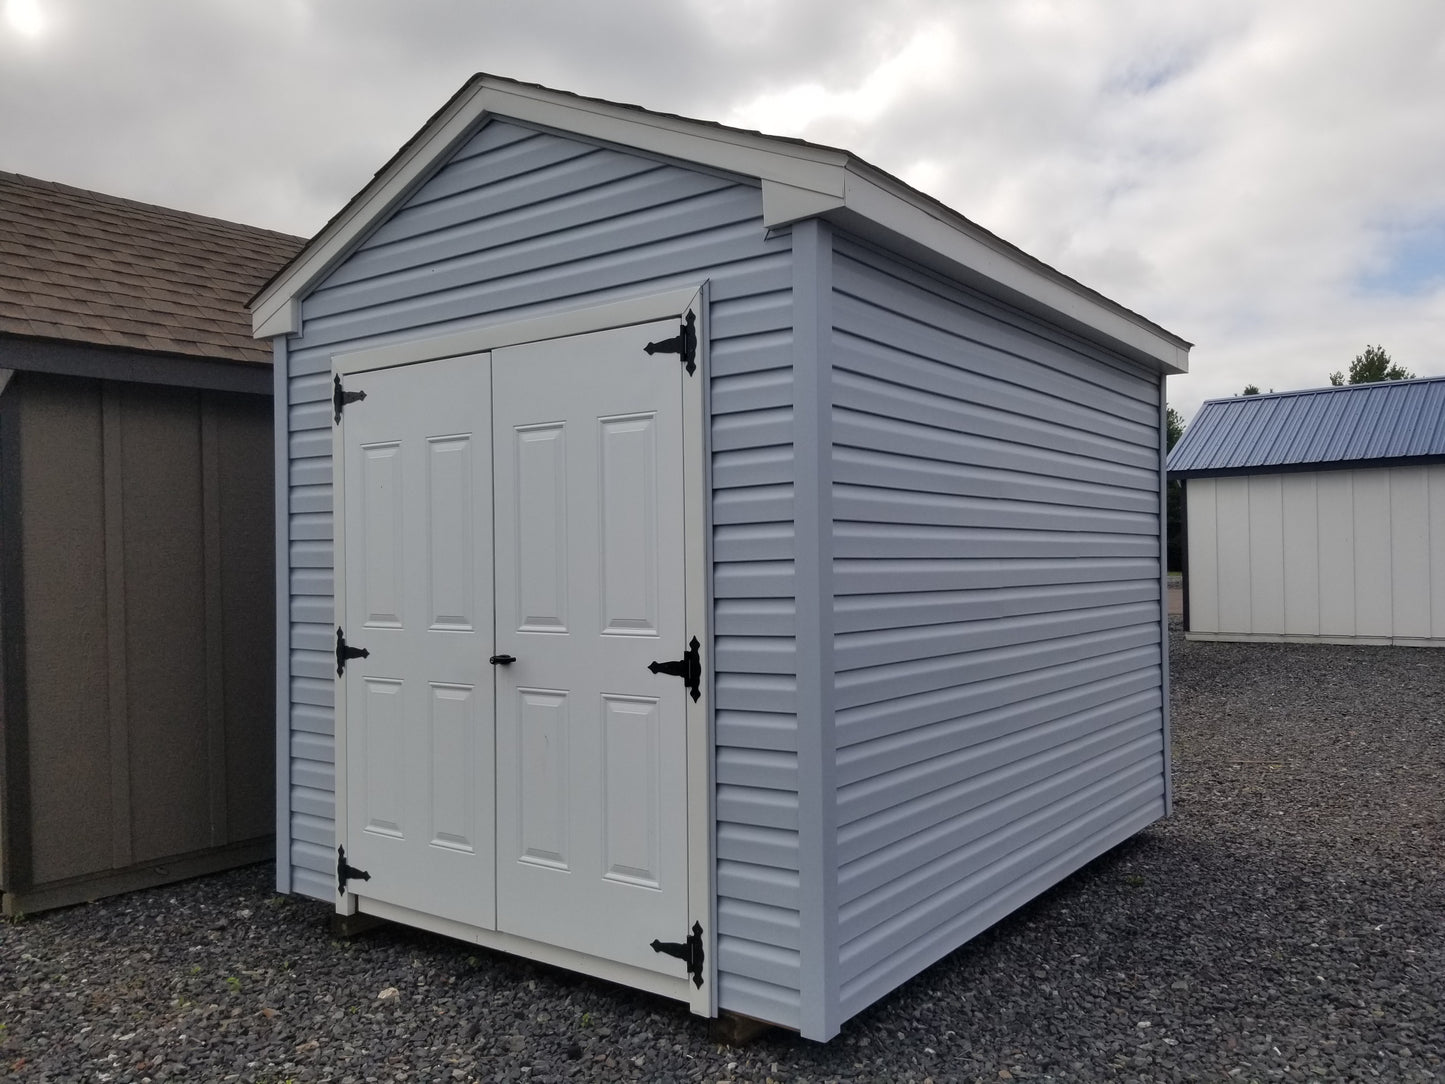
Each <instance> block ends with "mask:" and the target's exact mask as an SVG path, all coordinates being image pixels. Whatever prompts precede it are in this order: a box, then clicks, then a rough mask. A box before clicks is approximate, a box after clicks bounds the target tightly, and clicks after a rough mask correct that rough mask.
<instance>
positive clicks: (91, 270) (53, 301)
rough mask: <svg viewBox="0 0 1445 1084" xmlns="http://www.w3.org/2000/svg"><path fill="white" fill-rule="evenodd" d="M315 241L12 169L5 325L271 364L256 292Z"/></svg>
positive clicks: (7, 182) (1, 176) (6, 202)
mask: <svg viewBox="0 0 1445 1084" xmlns="http://www.w3.org/2000/svg"><path fill="white" fill-rule="evenodd" d="M305 243H306V242H305V238H302V237H291V236H289V235H287V234H284V233H275V232H273V231H272V230H262V229H257V228H255V227H254V226H242V225H239V224H237V223H234V222H223V221H221V220H220V219H217V218H205V217H202V216H201V215H193V214H188V213H186V212H185V211H172V210H169V209H168V208H165V207H153V206H151V205H150V204H146V203H136V202H134V201H133V200H128V199H120V198H119V197H116V196H106V195H102V194H100V193H98V192H87V191H85V190H84V189H80V188H71V187H69V186H68V185H63V184H56V183H54V182H53V181H39V180H35V179H34V178H32V177H22V176H20V175H19V174H15V173H4V172H0V333H9V334H14V335H25V336H29V337H32V338H44V339H63V340H65V341H67V342H81V343H91V344H94V345H99V346H119V347H129V348H132V349H136V350H145V351H154V352H159V353H166V354H184V355H189V356H193V357H204V358H219V359H224V360H230V361H251V362H269V361H270V360H271V345H270V344H269V343H266V342H258V341H256V340H255V339H253V338H251V316H250V313H248V312H247V311H246V300H247V299H248V298H249V297H250V296H251V295H252V294H253V293H255V292H256V289H257V288H258V287H259V286H260V285H261V284H262V283H263V282H265V281H266V280H267V279H269V278H270V277H271V276H272V275H274V274H275V273H276V272H277V271H278V270H279V269H280V268H281V267H283V266H284V265H285V264H286V263H287V262H288V261H289V260H290V259H291V258H292V257H293V256H295V255H296V253H297V252H299V251H300V250H301V247H302V245H304V244H305Z"/></svg>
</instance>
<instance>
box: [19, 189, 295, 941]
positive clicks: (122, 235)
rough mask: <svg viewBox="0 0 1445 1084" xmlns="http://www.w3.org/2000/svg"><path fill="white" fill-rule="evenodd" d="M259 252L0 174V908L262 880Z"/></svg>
mask: <svg viewBox="0 0 1445 1084" xmlns="http://www.w3.org/2000/svg"><path fill="white" fill-rule="evenodd" d="M300 244H301V241H300V239H298V238H293V237H288V236H285V235H283V234H278V233H273V232H270V231H267V230H259V229H254V228H251V227H247V226H240V225H235V224H233V223H229V222H221V221H218V220H215V219H210V218H203V217H200V216H198V215H191V214H185V213H182V212H179V211H172V210H167V209H165V208H161V207H153V206H148V205H145V204H141V203H135V202H132V201H129V200H123V199H117V198H115V197H111V196H105V195H99V194H96V193H93V192H86V191H82V190H79V189H75V188H69V187H66V186H64V185H58V184H53V183H49V182H45V181H37V180H33V179H31V178H27V177H21V176H17V175H15V174H9V173H0V690H3V695H0V907H3V910H4V913H6V914H14V913H16V912H20V911H35V910H40V909H42V908H47V907H55V906H62V905H65V904H69V903H75V902H79V901H82V900H86V899H92V898H95V897H97V896H102V895H106V894H109V893H114V892H119V891H124V890H127V889H131V888H137V887H142V886H145V885H152V884H159V883H162V882H165V881H169V880H176V879H179V878H182V877H186V876H192V875H195V874H198V873H203V872H209V871H212V870H216V869H221V868H225V867H227V866H232V865H238V864H241V863H244V862H250V861H258V860H262V859H265V858H269V857H271V854H272V850H271V848H272V837H273V833H274V823H273V815H274V808H275V806H274V800H273V792H274V770H273V765H274V758H275V751H274V726H273V715H272V706H273V699H274V688H273V678H272V673H273V651H274V643H275V621H274V610H275V607H274V598H275V592H274V588H273V582H272V575H273V568H274V541H273V538H274V536H273V533H272V523H273V498H272V480H273V476H274V465H273V456H272V443H271V434H272V431H273V428H272V397H271V390H272V386H271V357H270V350H269V347H268V346H266V345H264V344H260V343H257V342H255V341H254V340H253V339H252V338H251V337H250V323H249V317H248V314H247V312H246V307H245V303H246V299H247V298H248V297H249V296H250V295H251V294H252V293H253V292H254V291H255V289H256V288H257V287H258V286H259V285H260V284H261V283H263V282H264V281H266V279H267V278H269V277H270V276H271V275H272V274H273V273H274V272H275V271H276V270H277V269H278V268H279V267H281V266H282V265H283V264H285V263H286V262H287V261H288V260H289V259H290V258H291V257H292V256H293V255H294V254H295V253H296V251H297V249H298V248H299V246H300Z"/></svg>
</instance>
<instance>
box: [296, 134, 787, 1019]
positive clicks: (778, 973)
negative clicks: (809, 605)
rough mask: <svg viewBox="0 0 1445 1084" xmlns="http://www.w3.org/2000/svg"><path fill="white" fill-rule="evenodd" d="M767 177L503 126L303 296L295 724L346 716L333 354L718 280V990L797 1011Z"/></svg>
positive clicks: (321, 832)
mask: <svg viewBox="0 0 1445 1084" xmlns="http://www.w3.org/2000/svg"><path fill="white" fill-rule="evenodd" d="M761 214H762V201H761V193H760V191H759V189H757V188H755V187H751V186H748V185H745V184H740V183H736V182H732V181H729V180H727V179H724V178H719V177H716V176H713V175H709V174H703V173H697V172H692V171H688V170H685V169H682V168H679V167H676V166H672V165H667V164H663V163H659V162H655V161H651V160H647V159H644V158H641V157H638V156H634V155H628V154H624V153H621V152H618V151H615V150H612V149H607V148H600V147H595V146H591V145H587V144H584V143H581V142H578V141H575V140H571V139H566V138H563V137H561V136H557V135H554V134H550V133H539V132H536V131H532V130H529V129H526V128H524V127H521V126H518V125H513V124H509V123H503V122H492V123H490V124H488V125H486V126H485V127H483V128H482V129H481V130H480V131H479V132H478V133H477V134H476V135H475V136H474V137H473V138H472V139H471V140H470V141H469V142H468V143H466V144H465V145H464V146H463V147H461V148H460V149H459V150H458V152H457V153H456V154H455V155H454V156H453V158H452V159H451V161H450V162H449V163H448V164H447V165H446V166H444V167H443V168H442V169H441V170H440V171H439V172H437V173H436V174H434V175H433V176H432V177H431V178H430V179H429V180H428V181H427V182H426V183H425V184H424V185H423V186H422V187H421V188H419V189H418V190H417V192H416V193H414V194H413V195H412V196H411V197H410V199H408V200H407V201H406V203H405V204H404V205H403V206H402V207H401V208H400V209H398V211H397V212H396V213H395V214H394V215H392V216H391V217H390V218H389V219H388V220H387V221H386V222H385V223H384V224H383V225H382V226H381V227H380V228H379V229H378V230H377V231H376V232H375V233H374V234H373V235H372V236H371V237H370V238H368V239H367V240H366V241H365V242H364V243H363V244H362V245H361V246H360V248H359V249H358V250H357V251H356V252H354V253H352V254H351V255H350V256H349V257H347V258H346V259H345V260H344V261H343V262H342V263H341V264H340V265H339V266H338V267H337V268H336V270H335V271H334V272H333V273H332V274H331V275H330V277H329V278H328V279H327V280H326V281H325V282H324V283H322V285H321V286H320V287H319V288H318V289H317V290H316V291H315V292H313V293H312V294H311V296H310V297H308V298H307V299H306V300H305V301H304V302H303V304H302V320H303V323H302V333H301V335H300V336H299V337H297V338H295V339H293V340H292V342H291V344H290V350H289V363H290V370H289V372H290V379H289V389H288V390H289V407H288V419H289V423H290V436H289V463H290V470H289V477H290V551H289V555H290V559H291V565H290V569H291V572H292V580H291V583H292V595H291V618H292V625H291V631H292V640H291V644H292V653H291V701H292V708H291V712H292V717H291V726H292V732H293V735H299V734H301V733H321V732H324V733H325V734H326V735H328V737H329V735H330V732H331V726H332V715H331V709H332V679H333V678H334V674H335V663H334V659H333V658H332V657H331V656H330V655H329V654H328V651H329V649H330V647H331V646H334V636H335V632H334V626H333V625H332V623H331V622H332V597H331V594H330V591H331V586H330V582H331V565H332V547H331V542H332V530H333V525H332V520H331V486H332V474H331V461H330V454H331V426H332V420H331V403H330V396H331V376H330V367H331V357H332V355H333V354H336V353H342V352H349V351H353V350H357V349H361V348H365V347H370V346H378V345H382V344H386V343H395V342H402V341H409V340H415V339H418V338H425V337H432V336H436V335H441V334H445V333H448V332H452V331H457V330H460V329H463V328H469V327H475V326H479V325H480V324H484V323H500V322H505V321H510V320H517V319H526V318H532V317H537V316H543V315H546V314H547V313H549V312H558V311H563V310H568V309H576V308H582V307H586V306H588V305H595V304H601V303H604V302H607V301H612V300H616V299H618V298H620V297H629V296H636V295H638V294H640V293H646V292H661V291H663V290H668V289H674V288H679V287H684V286H689V287H690V286H696V285H697V284H698V283H699V282H700V281H702V280H703V279H704V278H706V279H708V280H709V283H710V286H709V293H710V299H711V308H710V310H709V313H708V324H709V325H710V331H711V339H710V344H711V353H710V364H711V380H712V386H711V412H712V419H711V431H710V432H711V451H712V454H713V466H712V470H713V476H714V499H713V540H712V544H713V556H714V568H715V577H714V583H713V591H714V595H715V624H714V632H715V635H716V641H715V645H714V647H715V651H714V654H715V658H714V659H713V660H712V661H713V667H712V668H713V676H714V682H715V690H714V693H715V699H714V704H715V707H716V725H717V731H716V740H717V746H718V748H717V782H716V787H717V791H716V807H717V821H718V837H717V841H716V846H717V888H718V915H717V927H718V949H717V961H718V966H719V974H718V984H719V1003H720V1005H721V1006H722V1007H723V1008H727V1009H732V1010H735V1011H737V1012H742V1013H748V1014H751V1015H756V1016H761V1017H765V1018H767V1019H770V1020H774V1021H777V1022H780V1023H785V1024H787V1023H795V1022H796V1020H797V1017H798V1000H799V994H798V990H799V980H798V959H797V950H798V936H799V934H798V930H799V918H798V873H797V869H798V857H797V826H798V801H797V791H796V782H795V779H796V748H797V735H796V718H795V711H796V700H797V697H796V677H795V671H794V664H793V655H794V651H793V636H794V604H793V586H792V581H793V569H792V561H793V533H792V488H793V464H792V435H791V424H792V384H791V331H790V329H791V289H792V269H791V261H790V252H789V239H788V237H787V235H786V234H783V235H781V236H775V237H771V238H770V237H767V236H766V234H765V231H764V230H763V228H762V225H761ZM330 750H331V747H330V745H329V744H320V743H301V744H297V743H295V742H293V745H292V758H291V777H290V778H291V789H290V825H291V832H290V836H291V847H290V859H291V865H292V869H291V878H292V887H293V889H294V890H295V891H298V892H303V893H306V894H308V895H313V896H316V897H317V898H320V899H326V900H331V899H333V898H334V897H335V892H336V888H335V880H334V878H335V873H334V870H335V861H336V859H335V844H334V825H333V822H332V820H331V818H332V816H333V811H334V804H333V803H334V797H333V796H334V788H335V780H334V772H333V770H332V754H331V751H330Z"/></svg>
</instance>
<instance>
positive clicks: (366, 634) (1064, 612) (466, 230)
mask: <svg viewBox="0 0 1445 1084" xmlns="http://www.w3.org/2000/svg"><path fill="white" fill-rule="evenodd" d="M253 312H254V323H255V331H256V334H257V335H258V336H264V337H269V338H271V339H272V340H273V341H274V344H275V358H276V367H275V371H276V378H277V383H276V403H277V447H276V456H277V460H276V465H277V478H278V486H279V488H278V491H277V518H278V524H279V527H280V529H279V531H278V538H277V560H278V565H279V568H280V570H281V575H280V580H279V595H278V600H277V601H278V613H279V614H281V615H283V616H282V618H281V620H280V622H279V624H278V628H277V635H278V637H279V648H280V650H279V653H278V654H279V659H280V663H279V668H278V673H277V710H278V751H279V754H280V755H279V758H278V759H279V762H280V763H279V768H278V771H279V773H280V778H279V780H278V782H279V786H278V790H277V793H278V820H277V826H278V833H279V839H280V843H281V845H280V853H279V856H278V871H277V879H278V887H279V888H280V889H281V890H282V891H290V892H300V893H305V894H307V895H311V896H315V897H317V898H320V899H326V900H330V901H333V902H335V903H336V905H337V907H338V909H339V910H340V911H341V912H342V913H355V912H361V913H365V914H370V915H376V916H381V917H384V918H388V919H393V920H396V921H400V922H406V923H410V924H412V925H415V926H418V927H423V928H426V929H430V930H435V931H439V932H442V933H446V934H451V935H454V936H456V937H460V938H464V939H467V940H469V941H473V942H476V943H480V944H482V945H487V946H491V947H494V948H496V949H499V950H504V951H508V952H513V953H519V954H522V955H525V956H529V957H532V958H535V959H539V960H542V961H547V962H550V963H554V964H557V965H560V966H564V967H569V968H574V969H576V970H579V971H583V972H587V973H590V974H594V975H600V976H604V977H608V978H611V979H615V980H617V981H620V982H623V983H627V984H630V985H632V986H635V987H638V988H641V989H645V990H650V991H654V992H656V993H659V994H663V995H667V996H670V997H674V998H678V999H681V1000H683V1001H686V1002H687V1003H689V1004H690V1005H691V1007H692V1009H693V1010H694V1011H696V1012H698V1013H702V1014H705V1015H709V1016H712V1015H716V1014H719V1013H734V1014H738V1015H742V1016H748V1017H754V1018H757V1019H761V1020H764V1021H767V1022H770V1023H775V1024H779V1025H782V1026H785V1027H790V1028H796V1029H798V1030H800V1031H801V1032H802V1034H804V1035H806V1036H808V1037H811V1038H815V1039H827V1038H829V1037H830V1036H832V1035H834V1034H836V1033H837V1031H838V1030H839V1028H840V1027H841V1025H842V1024H843V1022H844V1021H845V1020H847V1019H848V1018H849V1017H851V1016H852V1015H854V1014H855V1013H857V1012H859V1011H860V1010H861V1009H862V1008H863V1007H865V1006H866V1005H868V1004H869V1003H870V1002H872V1001H874V1000H876V999H877V998H878V997H880V996H882V995H883V994H885V993H886V992H887V991H889V990H890V989H892V988H894V987H896V986H897V985H898V984H900V983H901V982H903V981H905V980H906V979H908V978H909V977H911V976H913V975H915V974H917V973H918V972H919V971H921V970H922V969H923V968H924V967H926V966H927V965H928V964H930V963H931V962H933V961H934V960H936V959H938V958H939V957H941V956H943V955H944V954H946V953H948V952H950V951H952V950H953V949H955V948H957V947H958V946H960V945H962V944H963V943H964V942H966V941H967V940H969V938H971V937H973V936H974V935H976V934H977V933H979V932H980V931H981V930H983V929H985V928H987V927H988V926H990V925H991V924H992V923H994V922H996V921H998V919H1000V918H1001V917H1003V916H1004V915H1006V914H1008V913H1009V912H1010V911H1011V910H1013V909H1014V908H1016V907H1018V906H1019V905H1020V904H1022V903H1024V902H1025V901H1026V900H1028V899H1030V898H1032V897H1033V896H1035V895H1037V894H1038V893H1040V892H1042V891H1043V890H1045V889H1046V888H1048V887H1049V886H1051V885H1053V884H1055V883H1057V882H1058V881H1059V880H1061V879H1062V878H1064V877H1065V876H1067V875H1068V874H1069V873H1071V872H1072V871H1074V870H1076V869H1078V868H1079V867H1080V866H1082V865H1084V864H1085V863H1087V862H1088V861H1089V860H1091V859H1092V858H1094V857H1096V856H1098V855H1100V854H1102V853H1103V852H1104V851H1106V850H1108V849H1109V848H1110V847H1113V846H1114V845H1116V844H1117V843H1119V842H1120V841H1122V840H1124V839H1126V838H1128V837H1129V836H1130V835H1132V834H1134V833H1135V832H1138V831H1139V830H1140V829H1142V828H1143V827H1145V826H1146V825H1148V824H1149V823H1150V822H1152V821H1154V820H1156V819H1157V818H1159V817H1162V816H1164V815H1165V814H1166V812H1167V811H1168V808H1169V778H1168V762H1169V756H1168V721H1167V705H1168V690H1167V684H1168V677H1167V657H1166V648H1165V644H1166V637H1165V631H1166V627H1167V626H1166V618H1165V614H1164V607H1163V605H1162V599H1163V564H1162V560H1161V555H1162V544H1163V538H1162V530H1161V524H1162V516H1161V515H1160V510H1161V502H1162V495H1163V488H1164V471H1163V432H1164V427H1163V424H1162V421H1163V416H1164V409H1165V398H1164V378H1165V375H1166V374H1168V373H1174V372H1182V371H1183V370H1184V367H1185V364H1186V360H1187V355H1188V349H1189V344H1188V343H1186V342H1184V341H1183V340H1182V339H1179V338H1178V337H1177V336H1174V335H1172V334H1170V333H1169V332H1167V331H1164V330H1163V329H1162V328H1159V327H1158V326H1156V325H1154V324H1152V323H1150V322H1149V321H1147V320H1145V319H1143V318H1142V317H1140V316H1138V315H1136V314H1134V313H1132V312H1130V311H1128V310H1127V309H1125V308H1123V307H1122V306H1120V305H1118V304H1116V303H1114V302H1111V301H1109V300H1107V299H1106V298H1104V297H1102V296H1100V295H1099V294H1097V293H1095V292H1093V291H1091V290H1089V289H1087V288H1085V287H1083V286H1081V285H1080V284H1079V283H1077V282H1075V281H1073V280H1071V279H1069V278H1068V277H1066V276H1065V275H1062V274H1060V273H1059V272H1057V271H1055V270H1053V269H1051V268H1049V267H1047V266H1045V265H1044V264H1042V263H1040V262H1038V261H1037V260H1034V259H1032V258H1031V257H1029V256H1027V255H1025V254H1024V253H1023V252H1021V251H1019V250H1018V249H1016V248H1014V247H1013V246H1011V245H1009V244H1007V243H1006V242H1004V241H1002V240H1000V239H999V238H997V237H995V236H993V235H992V234H989V233H988V232H987V231H985V230H983V229H981V228H979V227H978V226H976V225H974V224H973V223H971V222H969V221H968V220H967V219H965V218H963V217H962V216H960V215H958V214H956V213H955V212H953V211H951V210H949V209H948V208H946V207H944V206H942V205H941V204H939V203H937V202H936V201H934V200H932V199H929V198H928V197H926V196H924V195H922V194H921V193H919V192H917V191H915V190H913V189H911V188H909V187H908V186H906V185H904V184H903V183H902V182H900V181H898V180H896V179H894V178H892V177H890V176H888V175H887V174H885V173H883V172H881V171H879V170H877V169H875V168H873V167H871V166H868V165H867V164H866V163H864V162H861V161H859V160H858V159H856V158H854V157H852V156H851V155H849V154H847V153H845V152H843V151H839V150H834V149H832V148H828V147H821V146H816V145H813V144H808V143H804V142H801V141H798V140H788V139H778V138H772V137H767V136H763V135H760V134H758V133H756V132H748V131H741V130H737V129H731V128H725V127H722V126H719V125H714V124H706V123H701V122H698V121H692V120H687V119H684V118H681V117H675V116H668V115H662V114H658V113H652V112H648V111H646V110H642V109H638V108H635V107H629V106H622V105H617V104H614V103H610V102H603V101H597V100H593V99H586V98H580V97H577V96H574V95H570V94H564V93H560V92H557V91H552V90H547V89H545V88H541V87H536V86H530V85H524V84H520V83H515V82H511V81H508V80H504V79H497V78H494V77H491V76H478V77H476V78H475V79H473V80H472V81H471V82H469V83H468V84H467V85H466V86H465V87H464V88H463V89H462V90H461V91H460V92H459V93H458V94H457V95H456V97H454V98H453V99H452V100H451V101H450V102H449V103H447V105H446V106H445V107H444V108H443V109H442V110H441V111H440V112H439V113H438V114H437V115H436V116H435V117H433V118H432V120H431V121H430V122H429V123H428V124H427V126H426V127H425V128H424V129H423V130H422V131H421V132H420V133H419V134H418V135H417V136H416V137H415V138H414V139H413V140H412V141H411V142H410V143H408V144H407V145H406V146H405V147H404V148H403V149H402V150H401V151H400V152H399V153H398V154H397V155H396V157H394V158H393V159H392V161H391V162H390V163H388V164H387V165H386V166H385V167H383V169H382V170H381V171H380V172H379V173H378V174H377V176H376V178H375V179H374V180H373V181H372V182H371V184H369V185H368V186H367V188H366V189H364V190H363V191H362V192H361V193H360V194H359V195H358V196H357V197H356V198H355V199H354V200H352V202H351V203H350V204H349V205H348V206H347V207H346V208H345V209H343V210H342V211H341V213H340V214H338V215H337V217H336V218H335V219H333V220H332V222H331V223H330V224H328V225H327V226H326V227H325V228H324V229H323V230H322V232H321V233H320V234H318V235H317V237H316V238H314V239H313V240H312V241H311V243H310V244H309V245H308V247H307V248H306V249H305V251H304V252H303V253H302V254H301V255H300V256H299V257H298V259H297V260H296V262H295V263H293V264H292V265H291V266H290V267H289V268H287V269H286V270H285V271H284V272H283V273H282V274H281V275H279V276H278V277H277V278H276V279H275V280H274V281H273V282H271V283H270V284H269V285H268V286H267V287H266V288H265V289H263V290H262V292H261V293H260V294H259V295H258V296H257V297H256V299H255V300H254V302H253Z"/></svg>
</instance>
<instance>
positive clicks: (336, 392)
mask: <svg viewBox="0 0 1445 1084" xmlns="http://www.w3.org/2000/svg"><path fill="white" fill-rule="evenodd" d="M331 380H332V383H333V387H332V391H331V406H332V407H333V408H334V409H333V411H332V415H331V416H332V417H333V418H335V419H336V424H337V425H340V424H341V408H342V407H344V406H345V405H346V404H347V403H359V402H360V401H361V400H363V399H365V398H366V392H364V391H346V390H345V389H343V388H342V386H341V377H339V376H333V377H332V378H331Z"/></svg>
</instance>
